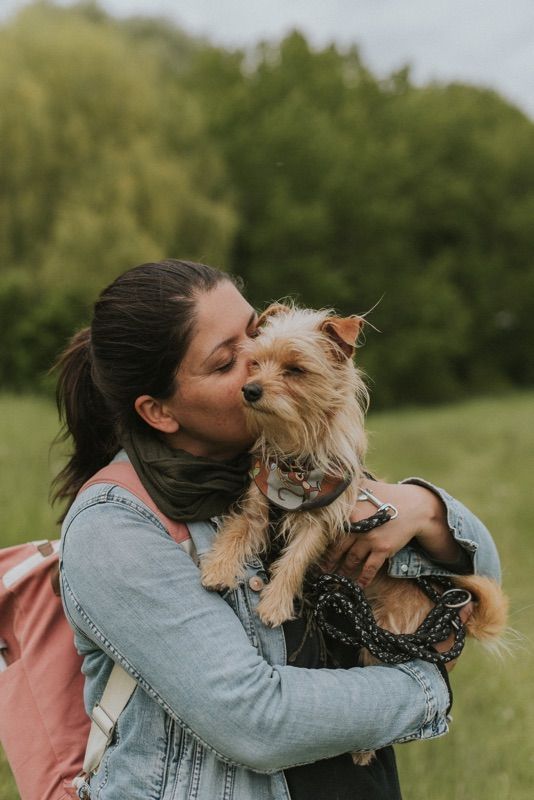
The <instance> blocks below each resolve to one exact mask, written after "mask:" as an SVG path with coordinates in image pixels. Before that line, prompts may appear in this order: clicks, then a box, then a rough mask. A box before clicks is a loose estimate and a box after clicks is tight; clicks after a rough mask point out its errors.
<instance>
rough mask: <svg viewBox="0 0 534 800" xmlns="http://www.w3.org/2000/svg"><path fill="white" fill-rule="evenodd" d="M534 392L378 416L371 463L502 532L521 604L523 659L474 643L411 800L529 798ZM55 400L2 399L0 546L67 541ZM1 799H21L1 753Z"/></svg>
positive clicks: (418, 752)
mask: <svg viewBox="0 0 534 800" xmlns="http://www.w3.org/2000/svg"><path fill="white" fill-rule="evenodd" d="M533 422H534V394H533V393H522V394H513V395H508V396H503V397H498V398H492V399H475V400H471V401H469V402H463V403H461V404H457V405H448V406H443V407H438V408H432V409H423V410H421V409H414V410H401V411H389V412H387V413H377V414H371V415H370V417H369V422H368V428H369V430H370V432H371V451H370V457H369V464H370V466H371V467H372V468H373V469H374V470H375V472H376V473H377V474H379V475H380V476H382V477H384V478H385V479H389V480H392V481H393V480H399V479H401V478H403V477H407V476H409V475H421V476H424V477H425V478H427V479H428V480H431V481H432V482H434V483H435V484H438V485H441V486H445V487H446V488H447V490H448V491H449V492H450V493H451V494H453V495H455V496H456V497H458V498H459V499H460V500H462V501H463V502H464V503H465V504H466V505H468V506H469V507H470V508H472V509H473V510H474V511H475V512H476V513H477V514H478V516H479V517H480V518H481V519H482V520H483V521H484V522H485V524H486V525H487V526H488V528H489V529H490V530H491V531H492V533H493V535H494V537H495V539H496V542H497V545H498V547H499V550H500V553H501V557H502V563H503V579H504V586H505V589H506V590H507V592H508V594H509V595H510V598H511V615H510V625H511V626H512V627H513V628H514V629H515V631H516V632H515V634H511V636H510V638H511V640H512V641H513V653H512V654H511V655H510V656H506V657H505V658H504V659H502V660H496V659H495V658H494V657H492V656H490V655H489V654H488V653H486V652H484V651H483V650H482V649H481V648H480V647H478V646H477V645H476V644H473V643H471V644H470V645H469V646H468V647H467V648H466V651H465V653H464V655H463V656H462V658H461V661H460V663H459V665H458V666H457V668H456V669H455V671H454V673H453V675H452V683H453V688H454V695H455V702H454V708H453V718H454V720H453V723H452V726H451V731H450V734H449V735H448V736H446V737H444V738H442V739H440V740H437V741H434V742H428V743H425V744H421V743H412V744H409V745H403V746H400V747H398V748H397V754H398V758H399V765H400V772H401V784H402V786H403V794H404V797H405V798H406V800H527V798H528V799H529V800H530V798H531V797H532V786H533V784H534V744H533V743H534V682H533V679H532V674H533V667H534V659H533V649H534V644H533V641H534V599H533V595H534V591H533V589H532V562H533V556H534V541H533V527H534V522H533V521H534V490H533V486H532V482H533V476H534V424H533ZM56 432H57V420H56V414H55V409H54V407H53V404H52V403H50V402H49V401H46V400H43V399H38V398H34V397H29V396H20V397H17V396H13V395H11V396H8V395H3V396H0V475H1V480H0V508H1V509H2V528H1V530H0V545H1V546H6V545H9V544H14V543H16V542H19V541H25V540H29V539H40V538H45V537H50V538H54V537H56V536H57V533H58V531H57V526H56V524H55V518H56V517H57V515H58V513H59V512H58V510H57V509H55V510H53V509H51V508H50V506H49V503H48V491H49V484H50V480H51V478H52V476H53V475H54V474H55V473H56V472H57V471H58V468H59V466H60V464H61V453H60V452H59V451H58V452H55V451H52V452H50V451H49V447H50V442H51V440H52V439H53V437H54V435H55V433H56ZM0 798H1V800H17V798H18V794H17V791H16V788H15V786H14V783H13V781H12V779H11V776H10V771H9V768H8V766H7V764H6V763H5V760H4V759H3V757H2V755H1V753H0ZM310 800H312V798H310Z"/></svg>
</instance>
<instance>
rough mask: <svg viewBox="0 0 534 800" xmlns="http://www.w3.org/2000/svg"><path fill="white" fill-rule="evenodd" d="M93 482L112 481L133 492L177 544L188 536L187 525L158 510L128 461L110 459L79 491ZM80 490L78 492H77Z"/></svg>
mask: <svg viewBox="0 0 534 800" xmlns="http://www.w3.org/2000/svg"><path fill="white" fill-rule="evenodd" d="M95 483H113V484H114V485H115V486H120V487H122V488H123V489H126V490H127V491H129V492H131V493H132V494H134V495H135V496H136V497H137V498H138V499H139V500H141V501H142V502H143V503H144V504H145V505H146V506H148V508H149V509H150V510H151V511H152V512H153V513H154V514H155V515H156V516H157V517H158V519H159V520H160V522H161V523H162V524H163V526H164V527H165V528H166V530H167V531H168V532H169V533H170V535H171V536H172V538H173V539H174V541H175V542H177V543H178V544H180V543H181V542H185V541H186V540H187V539H189V538H190V536H189V531H188V529H187V525H186V524H185V523H184V522H177V521H176V520H174V519H171V518H170V517H167V516H165V514H163V512H162V511H160V510H159V508H158V507H157V505H156V504H155V502H154V501H153V500H152V498H151V497H150V495H149V493H148V492H147V490H146V489H145V487H144V486H143V484H142V483H141V481H140V480H139V476H138V475H137V472H136V471H135V469H134V468H133V466H132V464H131V463H130V462H129V461H112V463H111V464H108V465H107V467H103V468H102V469H101V470H99V471H98V472H96V473H95V474H94V475H93V477H92V478H89V480H88V481H86V483H84V485H83V486H82V488H81V489H80V492H83V491H84V489H88V488H89V486H94V484H95ZM80 492H78V494H79V493H80Z"/></svg>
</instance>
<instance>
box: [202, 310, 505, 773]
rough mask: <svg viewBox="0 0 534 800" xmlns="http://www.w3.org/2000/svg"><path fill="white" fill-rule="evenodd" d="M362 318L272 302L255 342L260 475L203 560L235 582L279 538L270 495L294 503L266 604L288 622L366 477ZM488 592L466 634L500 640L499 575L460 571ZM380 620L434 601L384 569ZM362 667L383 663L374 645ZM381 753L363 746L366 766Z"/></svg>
mask: <svg viewBox="0 0 534 800" xmlns="http://www.w3.org/2000/svg"><path fill="white" fill-rule="evenodd" d="M362 324H363V320H362V319H361V318H360V317H357V316H352V317H347V318H341V317H337V316H334V315H333V314H332V313H331V312H328V311H311V310H309V309H298V308H288V307H287V306H282V305H279V304H276V305H273V306H270V307H269V308H268V309H267V310H266V311H265V312H264V313H263V314H262V316H261V317H260V320H259V323H258V328H259V335H258V337H257V338H256V339H255V340H254V341H253V343H252V345H251V348H252V349H251V373H250V378H249V381H248V383H247V384H246V385H245V386H244V387H243V402H244V405H245V414H246V420H247V425H248V427H249V429H250V431H251V433H252V434H253V435H254V436H255V437H257V438H256V443H255V445H254V447H253V449H252V454H253V463H254V466H253V469H252V473H251V474H252V478H253V480H252V481H251V484H250V486H249V488H248V490H247V492H246V493H245V495H244V497H243V498H242V499H241V501H240V503H239V507H238V508H236V509H235V510H234V511H231V512H230V513H229V515H228V516H227V517H226V518H225V520H224V522H223V526H222V528H221V530H220V532H219V534H218V536H217V538H216V540H215V543H214V546H213V548H212V550H211V551H210V552H209V553H207V554H206V556H204V558H203V559H202V563H201V570H202V583H203V585H204V586H205V587H207V588H209V589H221V588H223V587H224V588H235V586H236V585H237V583H238V580H239V578H241V577H242V576H243V572H244V564H245V562H246V561H247V560H248V559H250V558H251V557H252V556H257V555H260V554H262V553H265V552H266V551H267V550H268V547H269V505H270V503H273V504H274V505H275V506H278V507H281V508H283V509H285V513H284V514H283V517H282V520H281V522H280V524H279V533H278V536H280V537H281V538H282V541H283V543H284V549H283V551H282V553H281V555H280V557H279V558H278V559H277V560H275V561H274V563H273V564H272V566H271V580H270V582H269V583H268V584H267V585H266V586H265V587H264V589H263V590H262V593H261V599H260V602H259V604H258V614H259V616H260V617H261V619H262V621H263V622H264V623H265V624H267V625H272V626H276V625H280V624H281V623H283V622H284V621H285V620H288V619H291V618H292V617H293V614H294V601H295V598H297V597H300V596H301V594H302V588H303V583H304V577H305V575H306V572H307V571H308V569H309V568H310V567H311V566H312V565H314V564H317V563H318V562H319V561H320V559H321V557H322V556H323V554H324V552H325V550H326V549H327V547H328V545H329V544H331V543H332V542H334V541H335V540H336V539H338V538H339V537H340V536H342V535H343V533H344V531H346V530H347V527H348V525H349V523H350V514H351V512H352V510H353V508H354V506H355V503H356V501H357V499H358V496H359V493H360V490H359V487H360V485H361V484H362V481H363V479H364V477H365V476H364V468H363V463H364V456H365V452H366V434H365V429H364V412H365V409H366V406H367V399H368V396H367V391H366V388H365V385H364V383H363V380H362V378H361V375H360V373H359V371H358V370H357V369H356V368H355V366H354V364H353V355H354V351H355V346H356V340H357V337H358V334H359V332H360V329H361V326H362ZM454 583H455V584H456V585H457V586H458V587H461V588H465V589H467V590H468V591H470V592H471V593H472V594H473V595H474V597H476V599H477V601H478V602H477V604H476V606H475V610H474V612H473V614H472V616H471V617H470V619H469V621H468V622H467V624H466V629H467V633H468V634H470V635H471V636H474V637H475V638H477V639H481V640H483V641H486V642H490V643H492V642H495V641H496V640H497V639H498V637H499V636H500V635H501V634H502V632H503V630H504V628H505V625H506V612H507V600H506V597H505V596H504V594H503V592H502V590H501V588H500V587H499V586H498V584H497V583H495V582H494V581H492V580H490V579H488V578H484V577H480V576H474V575H473V576H466V577H456V578H455V579H454ZM366 596H367V598H368V600H369V601H370V603H371V605H372V608H373V613H374V616H375V619H376V621H377V623H378V625H380V627H382V628H386V629H387V630H390V631H391V632H392V633H412V632H414V631H416V630H417V628H418V627H419V625H420V624H421V622H422V621H423V620H424V618H425V617H426V616H427V614H428V612H429V611H430V609H431V608H432V602H431V601H430V600H429V599H428V597H427V596H426V595H425V594H424V593H423V592H422V591H421V589H419V588H418V586H417V585H416V584H415V583H414V581H412V580H406V579H404V580H401V579H398V578H391V577H389V576H388V575H387V573H386V569H385V568H382V570H381V571H380V573H379V574H378V576H377V577H376V578H375V580H374V581H373V582H372V583H371V584H370V586H369V587H368V588H367V589H366ZM360 660H361V663H362V664H363V665H369V664H376V663H379V662H378V661H377V660H376V659H375V658H374V657H373V656H371V654H370V653H369V652H368V651H366V650H363V651H362V654H361V656H360ZM372 757H373V754H372V753H360V754H356V755H355V756H354V760H355V762H356V763H360V764H367V763H369V762H370V760H371V759H372Z"/></svg>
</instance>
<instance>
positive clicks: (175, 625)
mask: <svg viewBox="0 0 534 800" xmlns="http://www.w3.org/2000/svg"><path fill="white" fill-rule="evenodd" d="M118 458H119V459H124V458H125V455H124V453H120V454H119V456H118ZM413 480H415V481H417V482H419V483H421V484H422V485H425V486H428V488H432V489H434V491H436V492H437V493H438V494H439V495H440V497H442V499H443V501H444V503H445V505H446V507H447V512H448V522H449V526H450V529H451V531H452V533H453V535H454V536H455V538H456V539H457V541H458V542H459V543H460V544H461V546H462V547H464V548H466V549H467V550H468V551H469V552H470V553H471V554H472V555H473V558H474V567H475V570H476V571H478V572H481V573H485V574H488V575H490V576H492V577H495V578H498V577H499V562H498V558H497V554H496V551H495V547H494V545H493V542H492V540H491V538H490V536H489V534H488V532H487V530H486V529H485V528H484V526H483V525H482V523H481V522H479V520H477V519H476V517H474V516H473V514H471V512H470V511H468V510H467V509H466V508H465V507H464V506H462V505H461V504H460V503H459V502H457V501H456V500H453V499H452V498H451V497H450V496H449V495H447V494H446V493H445V492H443V491H441V490H439V489H435V487H431V486H430V485H429V484H426V483H425V482H424V481H419V480H418V479H413ZM189 530H190V535H191V543H190V545H193V547H194V551H196V555H197V556H198V557H200V556H201V555H202V554H203V553H205V552H206V551H207V550H208V549H209V548H210V546H211V543H212V540H213V537H214V535H215V533H214V528H213V526H212V525H211V524H210V523H192V524H190V525H189ZM190 550H191V548H190ZM197 563H198V562H197V561H196V560H195V559H194V558H192V557H191V554H190V553H188V552H186V549H184V548H183V547H181V546H180V545H177V544H176V543H175V542H174V541H173V540H172V539H171V538H170V536H169V535H168V534H167V532H166V531H165V529H164V528H163V526H162V524H161V522H160V521H159V520H158V519H157V518H156V517H155V516H154V514H153V513H152V512H151V511H150V510H149V509H148V508H147V507H146V506H145V505H144V504H143V503H142V502H141V501H140V500H138V499H137V498H136V497H134V496H133V495H132V494H131V493H129V492H128V491H127V490H125V489H123V488H121V487H118V486H114V485H112V484H96V485H93V486H91V487H90V488H88V489H87V490H85V491H84V492H83V493H82V494H81V495H80V496H79V497H78V498H77V500H76V501H75V502H74V504H73V506H72V507H71V509H70V511H69V513H68V515H67V517H66V519H65V522H64V524H63V530H62V549H61V576H62V593H63V602H64V607H65V611H66V614H67V617H68V619H69V621H70V624H71V625H72V627H73V630H74V636H75V644H76V647H77V649H78V651H79V652H80V653H81V654H82V655H83V656H84V662H83V672H84V674H85V677H86V681H85V696H84V699H85V705H86V708H87V710H88V712H89V711H90V710H91V709H92V708H93V706H94V704H95V703H96V702H97V701H98V700H99V699H100V697H101V695H102V692H103V689H104V686H105V684H106V681H107V678H108V676H109V673H110V671H111V667H112V664H113V662H114V661H117V662H119V663H120V664H121V665H122V666H123V668H124V669H126V670H127V671H128V672H129V673H130V674H131V675H133V676H134V678H135V679H136V681H137V683H138V686H137V688H136V690H135V691H134V693H133V695H132V697H131V699H130V701H129V703H128V705H127V706H126V708H125V709H124V711H123V712H122V714H121V716H120V718H119V721H118V723H117V726H116V729H115V733H114V736H113V739H112V741H111V744H110V746H109V747H108V749H107V751H106V753H105V756H104V758H103V760H102V763H101V765H100V767H99V769H98V772H97V773H96V774H95V775H94V776H93V777H92V778H91V781H90V797H91V799H92V800H126V798H127V799H128V800H148V799H149V798H150V800H288V798H289V792H288V789H287V785H286V782H285V777H284V773H283V770H284V769H285V768H289V767H292V766H296V765H298V764H303V763H309V762H313V761H317V760H319V759H323V758H328V757H331V756H335V755H338V754H340V753H345V752H349V751H354V750H372V749H373V750H374V749H378V748H380V747H384V746H386V745H389V744H392V743H395V742H405V741H410V740H414V739H430V738H434V737H437V736H441V735H443V734H444V733H446V732H447V730H448V726H447V718H446V712H447V707H448V703H449V695H448V690H447V687H446V684H445V681H444V680H443V678H442V676H441V674H440V672H439V670H438V669H437V668H436V667H435V666H434V665H432V664H429V663H426V662H422V661H415V660H414V661H411V662H409V663H407V664H402V665H396V666H372V667H366V668H365V669H362V668H353V669H347V670H344V669H337V670H331V669H320V670H308V669H299V668H296V667H292V666H288V665H286V652H285V642H284V635H283V629H282V628H281V627H278V628H268V627H266V626H264V625H262V624H261V622H260V620H259V618H258V616H257V615H256V614H255V613H254V610H255V607H256V605H257V603H258V599H259V590H260V589H261V586H262V585H263V582H264V581H265V580H266V576H265V574H264V572H263V571H262V564H261V562H260V561H257V560H252V561H251V563H249V564H248V565H247V568H246V575H245V577H244V579H243V580H242V581H240V583H239V586H238V587H237V589H236V590H234V591H228V592H226V593H225V594H223V595H219V594H217V593H212V592H208V591H206V590H205V589H204V588H203V587H202V586H201V584H200V580H199V570H198V566H197ZM432 571H434V572H440V571H441V572H442V570H436V569H435V568H433V567H432V565H431V563H430V562H429V561H427V560H426V559H425V558H424V556H422V555H421V553H419V552H416V551H414V550H412V549H411V548H409V547H405V548H404V549H403V550H401V551H400V552H399V553H397V555H396V556H394V557H393V558H392V559H391V561H390V573H391V574H394V575H398V576H402V577H412V576H415V575H418V574H422V573H429V572H432Z"/></svg>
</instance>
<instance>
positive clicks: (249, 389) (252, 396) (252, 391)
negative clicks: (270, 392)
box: [241, 383, 263, 403]
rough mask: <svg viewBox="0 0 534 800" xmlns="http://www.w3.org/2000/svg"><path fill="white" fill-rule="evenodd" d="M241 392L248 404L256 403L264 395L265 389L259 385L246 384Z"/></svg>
mask: <svg viewBox="0 0 534 800" xmlns="http://www.w3.org/2000/svg"><path fill="white" fill-rule="evenodd" d="M241 391H242V392H243V397H244V398H245V400H246V401H247V403H255V402H256V400H259V399H260V397H261V396H262V394H263V389H262V387H261V386H260V384H259V383H245V385H244V386H243V387H242V389H241Z"/></svg>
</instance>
